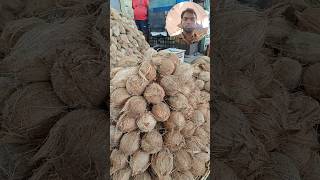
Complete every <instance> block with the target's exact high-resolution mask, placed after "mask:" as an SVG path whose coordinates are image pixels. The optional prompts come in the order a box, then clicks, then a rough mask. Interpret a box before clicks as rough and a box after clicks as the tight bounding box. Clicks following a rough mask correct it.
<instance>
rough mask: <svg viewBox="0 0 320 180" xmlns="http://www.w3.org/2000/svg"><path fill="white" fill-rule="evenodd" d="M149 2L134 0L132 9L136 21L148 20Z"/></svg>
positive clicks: (147, 0) (146, 0)
mask: <svg viewBox="0 0 320 180" xmlns="http://www.w3.org/2000/svg"><path fill="white" fill-rule="evenodd" d="M148 6H149V0H132V8H133V12H134V20H142V21H144V20H147V19H148Z"/></svg>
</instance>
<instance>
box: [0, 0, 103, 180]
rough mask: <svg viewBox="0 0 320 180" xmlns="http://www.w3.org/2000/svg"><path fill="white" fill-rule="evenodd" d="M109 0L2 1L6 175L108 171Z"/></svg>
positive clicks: (0, 117) (56, 179) (1, 122)
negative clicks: (107, 62) (106, 1)
mask: <svg viewBox="0 0 320 180" xmlns="http://www.w3.org/2000/svg"><path fill="white" fill-rule="evenodd" d="M102 2H103V1H99V0H97V1H69V0H63V1H54V2H53V1H41V2H38V1H28V2H22V1H19V0H15V1H11V2H5V1H1V2H0V9H1V13H0V32H1V35H0V64H1V65H0V87H1V88H0V89H1V90H0V110H1V113H0V151H1V153H0V155H1V156H0V161H1V163H0V178H1V179H12V180H19V179H20V180H21V179H39V180H40V179H41V180H42V179H51V180H62V179H85V180H91V179H92V180H96V179H99V178H100V179H101V180H102V179H106V177H107V176H106V163H105V162H106V161H107V156H106V150H107V147H106V141H105V140H106V133H105V132H106V130H107V126H106V123H107V117H106V108H105V107H106V106H105V102H106V96H107V87H106V85H105V84H106V78H107V64H106V57H107V55H106V53H107V52H108V51H109V50H108V49H107V43H106V39H107V36H106V34H107V33H106V31H107V29H106V28H107V27H106V22H105V18H106V10H107V8H108V6H107V5H106V3H105V4H102ZM33 5H35V6H33ZM2 10H3V11H2ZM7 11H8V13H7ZM9 12H10V13H11V14H12V17H11V14H10V13H9ZM3 15H7V16H3ZM9 15H10V16H9ZM13 19H14V20H13ZM11 20H12V21H11ZM85 108H86V109H85Z"/></svg>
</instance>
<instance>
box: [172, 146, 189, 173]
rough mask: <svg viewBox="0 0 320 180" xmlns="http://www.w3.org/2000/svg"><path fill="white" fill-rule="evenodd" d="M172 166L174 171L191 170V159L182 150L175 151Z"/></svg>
mask: <svg viewBox="0 0 320 180" xmlns="http://www.w3.org/2000/svg"><path fill="white" fill-rule="evenodd" d="M173 156H174V160H173V164H174V167H175V168H176V170H178V171H187V170H189V169H191V166H192V163H193V161H192V157H191V155H190V154H189V153H188V152H187V151H186V150H184V149H180V150H178V151H176V152H175V153H174V154H173Z"/></svg>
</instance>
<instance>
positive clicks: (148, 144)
mask: <svg viewBox="0 0 320 180" xmlns="http://www.w3.org/2000/svg"><path fill="white" fill-rule="evenodd" d="M162 147H163V140H162V135H161V134H160V133H159V132H158V131H157V130H152V131H151V132H148V133H146V134H145V135H144V136H143V137H142V140H141V148H142V150H143V151H145V152H148V153H150V154H155V153H158V152H159V151H160V150H161V149H162Z"/></svg>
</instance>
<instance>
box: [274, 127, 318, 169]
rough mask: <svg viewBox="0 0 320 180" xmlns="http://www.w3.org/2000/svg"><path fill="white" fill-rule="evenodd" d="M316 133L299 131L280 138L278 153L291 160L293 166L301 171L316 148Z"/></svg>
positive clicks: (313, 131)
mask: <svg viewBox="0 0 320 180" xmlns="http://www.w3.org/2000/svg"><path fill="white" fill-rule="evenodd" d="M318 144H319V143H318V140H317V132H316V131H315V130H313V129H312V130H301V131H299V132H298V133H295V134H290V135H287V137H283V138H281V144H280V146H279V148H278V149H279V152H281V153H283V154H285V155H286V156H288V157H289V158H291V159H292V160H293V162H294V164H295V166H296V167H297V168H298V169H299V170H302V169H304V167H305V166H306V163H307V162H308V160H309V159H310V157H311V155H312V153H313V152H315V151H316V149H317V148H318V146H319V145H318Z"/></svg>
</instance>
